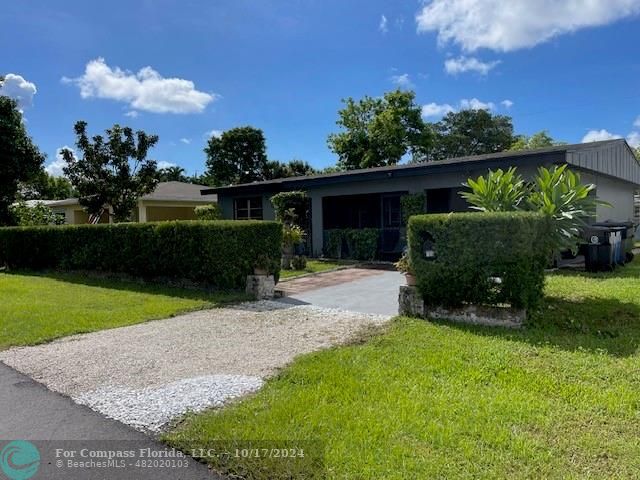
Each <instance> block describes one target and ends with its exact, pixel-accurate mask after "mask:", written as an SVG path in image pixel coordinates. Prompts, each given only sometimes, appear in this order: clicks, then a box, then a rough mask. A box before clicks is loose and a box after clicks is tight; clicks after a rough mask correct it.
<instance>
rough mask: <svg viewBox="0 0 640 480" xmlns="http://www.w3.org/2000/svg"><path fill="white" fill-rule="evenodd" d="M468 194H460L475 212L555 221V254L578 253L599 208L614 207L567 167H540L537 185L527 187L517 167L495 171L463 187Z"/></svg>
mask: <svg viewBox="0 0 640 480" xmlns="http://www.w3.org/2000/svg"><path fill="white" fill-rule="evenodd" d="M463 185H464V186H465V187H467V188H469V189H470V191H468V192H461V193H460V195H461V196H462V197H463V198H464V199H465V200H466V201H467V202H468V203H469V204H470V205H471V208H473V209H475V210H481V211H484V212H506V211H512V210H530V211H535V212H540V213H543V214H544V215H546V216H547V217H549V218H550V219H551V220H552V222H551V225H552V229H551V232H550V235H551V238H550V245H551V248H552V249H553V250H554V251H555V252H559V251H563V250H571V251H572V252H574V253H575V251H576V250H577V246H578V244H579V243H580V233H581V231H582V229H583V228H584V227H585V225H586V221H587V220H588V219H590V218H594V217H595V215H596V208H597V206H598V205H605V206H611V205H609V204H608V203H607V202H603V201H600V200H598V199H597V198H596V196H595V195H594V194H592V192H593V193H595V188H596V186H595V185H593V184H583V183H582V182H581V179H580V174H578V173H574V172H572V171H571V170H569V169H568V168H567V165H561V166H554V167H553V168H552V169H548V168H545V167H540V168H538V175H537V176H536V178H535V181H534V184H533V185H532V186H528V185H527V184H526V183H525V182H524V180H523V179H522V177H521V176H520V175H518V174H517V173H516V168H515V167H512V168H509V169H508V170H507V171H506V172H505V171H502V170H500V169H499V170H496V171H492V170H489V173H488V174H487V175H486V176H480V177H478V178H477V179H476V180H473V179H471V178H470V179H468V180H467V183H464V184H463Z"/></svg>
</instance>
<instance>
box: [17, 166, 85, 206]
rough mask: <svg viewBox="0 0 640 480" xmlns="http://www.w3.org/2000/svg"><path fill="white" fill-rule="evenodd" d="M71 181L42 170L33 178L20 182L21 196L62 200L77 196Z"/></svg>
mask: <svg viewBox="0 0 640 480" xmlns="http://www.w3.org/2000/svg"><path fill="white" fill-rule="evenodd" d="M75 193H76V192H75V191H74V189H73V185H71V182H70V181H69V180H68V179H67V178H65V177H54V176H53V175H49V174H48V173H47V172H46V171H45V170H40V171H39V172H38V173H36V174H35V175H34V176H33V177H32V178H31V179H29V180H28V181H26V182H22V183H21V184H20V193H19V196H20V198H21V199H23V200H62V199H65V198H70V197H73V196H75Z"/></svg>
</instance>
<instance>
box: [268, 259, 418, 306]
mask: <svg viewBox="0 0 640 480" xmlns="http://www.w3.org/2000/svg"><path fill="white" fill-rule="evenodd" d="M404 283H405V280H404V277H403V275H402V274H400V273H399V272H393V271H386V270H372V269H358V268H351V269H346V270H339V271H336V272H327V273H322V274H319V275H314V276H310V277H303V278H299V279H293V280H288V281H286V282H282V283H280V284H278V287H279V288H281V289H283V290H284V291H285V294H286V295H287V296H286V297H284V298H282V299H280V301H281V302H286V303H293V304H309V305H313V306H316V307H321V308H338V309H340V310H348V311H351V312H360V313H372V314H377V315H385V316H388V317H392V316H395V315H397V314H398V290H399V288H400V285H403V284H404Z"/></svg>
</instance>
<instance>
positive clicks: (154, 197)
mask: <svg viewBox="0 0 640 480" xmlns="http://www.w3.org/2000/svg"><path fill="white" fill-rule="evenodd" d="M206 188H207V187H206V186H204V185H194V184H192V183H184V182H160V183H158V185H157V187H156V189H155V190H154V191H153V192H152V193H150V194H148V195H144V196H143V197H140V199H138V206H137V207H136V208H135V209H134V210H133V214H132V220H133V221H135V222H157V221H163V220H195V218H196V215H195V207H197V206H200V205H210V204H212V203H215V202H216V201H217V196H216V195H215V194H207V195H201V191H202V190H203V189H206ZM47 206H48V207H50V208H51V209H52V210H53V212H54V213H56V214H59V215H64V218H65V223H68V224H81V223H89V216H88V215H87V212H86V211H85V210H84V209H83V208H82V206H81V205H80V203H79V201H78V199H77V198H67V199H65V200H57V201H53V202H48V204H47ZM110 221H111V217H110V216H109V214H108V212H105V213H104V214H103V215H102V218H101V219H100V222H99V223H109V222H110Z"/></svg>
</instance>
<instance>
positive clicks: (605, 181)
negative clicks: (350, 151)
mask: <svg viewBox="0 0 640 480" xmlns="http://www.w3.org/2000/svg"><path fill="white" fill-rule="evenodd" d="M562 164H568V165H569V167H570V168H571V169H572V170H574V171H576V172H579V173H580V174H581V176H582V180H583V182H588V183H593V184H595V185H596V188H597V190H596V195H597V196H598V198H600V199H601V200H604V201H607V202H609V203H610V204H611V205H612V208H608V207H604V206H599V207H598V210H597V220H598V221H605V220H614V221H629V220H634V221H636V222H638V219H637V218H635V215H636V214H637V212H636V211H635V210H634V195H635V194H637V192H638V190H639V189H640V162H639V161H638V159H636V157H635V155H634V153H633V151H632V150H631V147H630V146H629V145H628V144H627V142H626V141H625V140H622V139H620V140H608V141H602V142H593V143H581V144H576V145H561V146H555V147H550V148H543V149H536V150H528V151H518V152H501V153H493V154H487V155H477V156H471V157H461V158H452V159H449V160H442V161H435V162H428V163H411V164H403V165H395V166H390V167H379V168H368V169H362V170H351V171H346V172H338V173H330V174H321V175H312V176H306V177H293V178H282V179H277V180H268V181H263V182H254V183H248V184H242V185H230V186H224V187H217V188H207V189H204V190H203V191H202V194H203V195H214V194H216V195H218V204H219V205H220V207H221V210H222V215H223V217H224V218H228V219H237V220H242V219H265V220H271V219H274V210H273V207H272V205H271V202H270V198H271V196H273V195H274V194H276V193H278V192H282V191H293V190H303V191H305V192H307V194H308V196H309V197H310V199H311V228H310V230H311V232H310V237H311V251H312V253H313V254H314V255H320V254H322V252H323V247H324V242H325V235H326V231H327V230H330V229H340V228H369V227H370V228H377V229H380V240H379V245H380V254H381V255H382V256H384V255H387V254H388V255H389V256H393V255H394V254H397V253H398V252H399V250H401V249H402V247H403V242H404V239H403V237H404V225H403V222H402V215H401V207H400V198H401V196H402V195H405V194H408V193H422V192H423V193H425V198H426V205H425V211H426V212H427V213H441V212H458V211H466V210H468V209H469V206H468V204H467V203H466V201H465V200H464V199H462V198H461V197H460V195H459V194H458V192H460V191H462V190H463V189H464V187H463V186H462V183H463V182H465V181H466V180H467V179H468V178H469V177H472V178H475V177H478V176H480V175H484V174H486V173H487V171H488V170H489V169H494V170H495V169H498V168H502V169H506V168H509V167H518V171H519V173H520V174H522V175H523V177H524V178H525V179H526V180H531V179H533V177H534V176H535V174H536V170H537V168H538V167H540V166H546V167H550V166H553V165H562Z"/></svg>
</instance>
